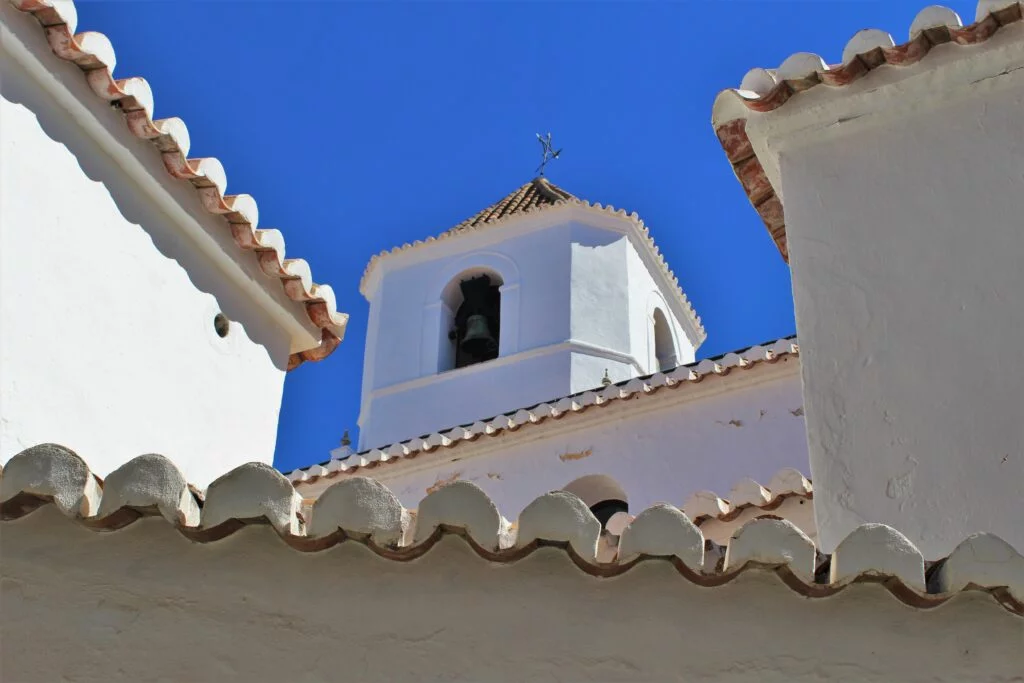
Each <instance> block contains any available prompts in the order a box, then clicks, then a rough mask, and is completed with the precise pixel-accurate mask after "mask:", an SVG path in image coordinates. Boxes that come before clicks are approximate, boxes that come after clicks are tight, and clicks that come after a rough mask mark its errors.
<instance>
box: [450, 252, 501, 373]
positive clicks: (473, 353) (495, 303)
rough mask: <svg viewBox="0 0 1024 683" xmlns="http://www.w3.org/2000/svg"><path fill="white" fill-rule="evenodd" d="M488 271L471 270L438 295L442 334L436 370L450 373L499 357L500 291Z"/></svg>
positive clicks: (496, 275) (498, 277)
mask: <svg viewBox="0 0 1024 683" xmlns="http://www.w3.org/2000/svg"><path fill="white" fill-rule="evenodd" d="M504 284H505V283H504V281H503V280H502V278H501V275H500V274H499V273H496V272H495V271H494V270H492V269H490V268H479V267H478V268H471V269H469V270H466V271H463V272H462V273H459V274H458V275H457V276H455V277H454V278H453V279H452V281H451V282H449V283H448V284H447V285H446V286H445V288H444V289H443V290H442V292H441V303H442V305H441V311H442V330H444V329H447V334H446V340H447V343H443V342H442V344H441V348H440V355H439V357H438V370H439V371H441V372H443V371H445V370H453V369H456V368H464V367H466V366H468V365H475V364H477V363H485V362H487V361H489V360H494V359H495V358H497V357H498V353H499V341H500V339H501V317H502V316H501V313H502V311H501V308H502V306H501V304H502V302H501V287H502V285H504Z"/></svg>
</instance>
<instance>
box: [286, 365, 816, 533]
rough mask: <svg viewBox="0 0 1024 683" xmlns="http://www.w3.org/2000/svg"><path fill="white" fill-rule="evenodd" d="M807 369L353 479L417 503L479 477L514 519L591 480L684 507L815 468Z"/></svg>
mask: <svg viewBox="0 0 1024 683" xmlns="http://www.w3.org/2000/svg"><path fill="white" fill-rule="evenodd" d="M798 365H799V361H797V360H796V359H795V358H792V357H783V358H781V359H780V360H779V361H777V362H776V363H774V364H772V365H770V366H769V365H765V366H761V367H758V368H757V369H755V370H751V371H750V372H749V373H747V372H744V371H734V372H732V373H730V374H729V375H726V376H724V377H714V378H710V379H708V380H707V381H705V382H701V383H700V384H695V385H692V386H684V387H683V388H682V389H679V390H672V389H662V390H660V391H659V394H656V395H654V396H651V397H645V398H639V399H635V400H625V401H615V402H613V403H610V404H608V405H607V406H605V407H592V408H590V409H588V410H587V411H586V412H584V413H582V414H579V415H573V416H570V417H567V418H565V419H563V420H556V421H548V422H547V423H543V424H541V425H538V426H529V425H527V426H524V427H521V428H520V431H516V432H511V433H508V434H506V435H503V436H497V437H486V436H485V437H481V438H480V439H478V440H477V441H474V442H469V443H465V444H463V445H460V446H458V447H456V448H453V449H451V450H448V449H438V450H436V451H434V452H431V453H422V454H420V455H417V456H416V457H415V458H413V459H403V460H398V461H396V463H397V464H390V465H389V464H384V465H380V466H377V467H373V468H365V469H361V470H356V471H355V472H356V474H360V475H363V476H368V477H373V478H375V479H378V480H380V481H382V482H384V483H385V484H386V485H387V486H388V488H390V489H391V490H392V491H394V492H395V495H397V496H398V497H399V499H400V500H401V501H402V504H403V505H405V506H406V507H408V508H415V507H416V506H417V505H418V504H419V502H420V500H422V499H423V497H424V496H425V495H426V493H427V492H428V490H429V489H431V488H432V487H434V486H435V485H436V484H438V483H439V482H445V481H453V480H455V479H462V480H468V481H472V482H474V483H475V484H477V485H478V486H480V487H481V488H482V489H483V490H484V491H486V492H487V494H488V495H489V496H490V497H491V498H492V499H493V500H494V501H495V503H497V505H498V507H499V509H500V510H502V511H503V512H505V513H506V514H509V515H515V514H518V512H519V511H520V510H522V509H523V508H524V507H525V506H526V505H527V504H528V503H529V502H530V501H532V500H533V499H534V498H536V497H537V496H538V495H541V494H542V493H546V492H548V491H552V490H556V489H561V488H563V487H564V486H565V485H566V484H568V483H569V482H571V481H573V480H575V479H577V478H579V477H582V476H584V475H588V474H605V475H608V476H611V477H612V478H614V479H615V480H616V481H617V482H618V483H619V484H620V485H621V486H622V488H623V489H624V490H625V492H626V493H627V495H628V496H629V504H630V510H631V511H634V512H637V511H640V510H643V509H644V508H646V507H648V506H650V505H652V504H654V503H656V502H666V503H672V504H674V505H677V506H682V504H683V503H684V502H685V500H686V499H687V498H688V497H689V496H690V495H691V494H693V493H695V492H697V491H701V490H709V491H713V492H715V493H718V494H719V495H720V496H722V497H727V496H728V493H729V491H730V490H731V489H732V487H733V486H734V485H735V484H736V483H737V482H738V481H739V480H741V479H743V478H745V477H752V478H754V479H755V480H756V481H759V482H760V483H762V484H767V483H768V481H769V480H770V479H771V477H772V475H773V474H775V473H776V472H777V471H778V470H779V469H781V468H783V467H793V468H796V469H798V470H800V471H802V472H806V471H807V469H808V460H807V442H806V437H805V431H804V419H803V411H802V409H801V408H802V405H803V402H802V398H801V393H800V377H799V370H798ZM336 481H338V479H336V478H335V479H322V480H319V481H317V482H314V483H312V484H300V485H299V491H300V493H302V495H303V496H304V497H306V498H315V497H316V496H318V495H319V493H320V492H321V491H322V490H323V489H325V488H326V487H327V486H330V485H331V484H333V483H335V482H336Z"/></svg>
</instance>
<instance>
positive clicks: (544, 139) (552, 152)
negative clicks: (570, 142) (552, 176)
mask: <svg viewBox="0 0 1024 683" xmlns="http://www.w3.org/2000/svg"><path fill="white" fill-rule="evenodd" d="M537 140H538V141H539V142H540V146H541V153H542V154H543V157H542V158H541V161H540V166H538V167H537V173H538V174H540V175H541V176H543V175H544V167H545V166H547V165H548V162H549V161H552V160H553V159H557V158H558V155H559V154H561V153H562V150H560V149H554V148H553V147H552V146H551V133H548V134H547V136H544V135H541V134H540V133H537Z"/></svg>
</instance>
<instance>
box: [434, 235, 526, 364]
mask: <svg viewBox="0 0 1024 683" xmlns="http://www.w3.org/2000/svg"><path fill="white" fill-rule="evenodd" d="M481 275H486V276H487V278H488V280H490V283H491V285H496V286H497V293H498V295H499V296H498V299H499V307H500V314H499V315H500V317H499V320H498V323H497V325H496V328H497V329H494V330H493V331H490V333H491V335H492V337H493V338H495V339H496V340H497V343H498V349H497V357H502V356H509V355H512V354H514V353H516V352H517V351H518V350H519V348H518V347H519V307H520V306H519V268H518V267H517V266H516V263H515V261H513V260H512V259H511V258H509V257H508V256H506V255H504V254H501V253H498V252H493V251H484V252H473V253H469V254H464V255H462V256H460V257H458V258H455V259H452V260H451V261H448V262H447V263H446V264H445V265H444V267H442V268H441V269H440V270H439V272H438V273H437V276H436V278H437V279H436V280H435V281H434V285H433V286H431V287H428V288H427V291H426V301H425V302H424V308H423V311H424V317H423V343H422V352H421V353H422V356H421V359H422V360H421V370H422V371H421V374H422V375H423V376H427V375H433V374H437V373H439V372H445V371H448V370H453V369H455V368H457V367H464V365H461V364H459V363H458V362H457V360H458V358H457V355H458V354H457V353H456V348H455V345H454V343H453V342H455V341H457V340H453V339H450V338H449V336H450V334H451V332H452V331H453V329H456V328H457V327H458V326H457V325H456V316H457V314H458V311H459V308H460V307H461V306H462V304H463V303H465V298H466V297H465V293H464V292H463V291H462V287H461V286H460V284H461V282H462V281H463V280H468V279H472V278H474V277H480V276H481ZM477 329H478V330H479V329H480V328H479V326H478V327H477ZM488 329H489V330H490V327H489V328H488Z"/></svg>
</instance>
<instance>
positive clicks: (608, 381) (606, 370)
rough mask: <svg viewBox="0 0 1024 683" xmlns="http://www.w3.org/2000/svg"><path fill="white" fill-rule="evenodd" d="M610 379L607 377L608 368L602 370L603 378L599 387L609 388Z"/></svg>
mask: <svg viewBox="0 0 1024 683" xmlns="http://www.w3.org/2000/svg"><path fill="white" fill-rule="evenodd" d="M611 384H612V378H611V377H609V376H608V368H605V369H604V377H602V378H601V386H605V387H607V386H611Z"/></svg>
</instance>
